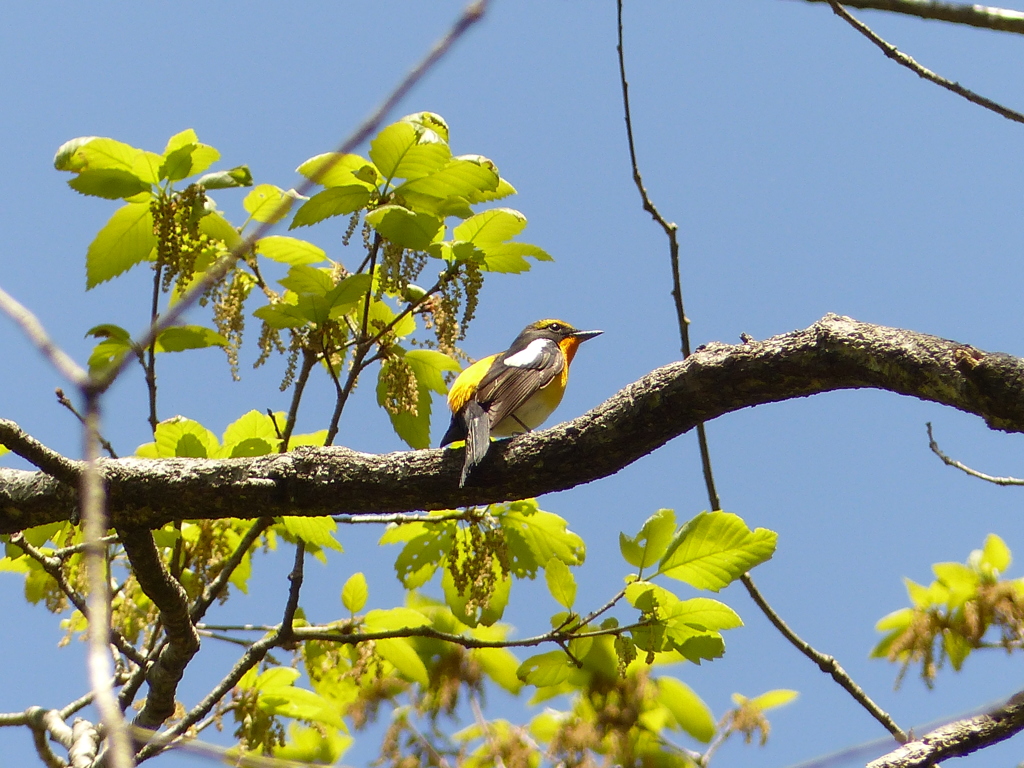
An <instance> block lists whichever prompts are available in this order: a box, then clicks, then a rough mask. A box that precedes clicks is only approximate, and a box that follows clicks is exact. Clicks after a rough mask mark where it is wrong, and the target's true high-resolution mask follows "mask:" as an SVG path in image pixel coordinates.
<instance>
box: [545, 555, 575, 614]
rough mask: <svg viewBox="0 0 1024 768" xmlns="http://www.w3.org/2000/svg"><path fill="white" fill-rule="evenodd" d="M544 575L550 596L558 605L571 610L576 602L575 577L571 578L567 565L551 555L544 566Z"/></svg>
mask: <svg viewBox="0 0 1024 768" xmlns="http://www.w3.org/2000/svg"><path fill="white" fill-rule="evenodd" d="M544 577H545V579H546V580H547V583H548V592H550V593H551V596H552V597H553V598H555V600H556V601H557V602H558V604H559V605H561V606H562V607H564V608H566V609H567V610H570V611H571V610H572V606H573V604H574V603H575V602H576V579H574V578H573V575H572V572H571V571H570V570H569V566H567V565H566V564H565V563H563V562H562V561H561V560H559V559H558V558H557V557H553V558H551V559H550V560H548V562H547V565H546V566H545V567H544Z"/></svg>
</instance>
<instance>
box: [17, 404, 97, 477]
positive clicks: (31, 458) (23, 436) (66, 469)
mask: <svg viewBox="0 0 1024 768" xmlns="http://www.w3.org/2000/svg"><path fill="white" fill-rule="evenodd" d="M0 444H2V445H6V446H7V447H8V448H10V449H11V450H12V451H14V452H15V453H16V454H18V455H19V456H21V458H23V459H25V461H28V462H30V463H31V464H33V465H34V466H37V467H39V469H41V470H43V472H45V473H46V474H48V475H50V476H51V477H53V478H55V479H57V480H60V481H61V482H63V483H67V484H68V485H77V484H78V482H79V480H80V479H81V477H82V464H81V462H77V461H72V460H71V459H68V458H66V457H64V456H62V455H61V454H59V453H57V452H56V451H54V450H51V449H50V448H47V447H46V446H45V445H43V444H42V443H41V442H39V441H38V440H36V439H35V438H34V437H32V436H31V435H29V434H28V433H26V432H25V431H24V430H23V429H21V427H19V426H18V425H17V424H15V423H14V422H13V421H10V420H8V419H0Z"/></svg>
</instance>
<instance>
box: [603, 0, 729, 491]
mask: <svg viewBox="0 0 1024 768" xmlns="http://www.w3.org/2000/svg"><path fill="white" fill-rule="evenodd" d="M616 9H617V11H618V46H617V47H616V50H617V51H618V54H619V82H620V84H621V85H622V111H623V113H624V116H625V120H626V140H627V142H628V144H629V161H630V164H631V165H632V166H633V183H634V184H635V185H636V189H637V192H639V193H640V201H641V203H642V204H643V209H644V210H645V211H647V212H648V213H649V214H651V218H653V219H654V221H655V222H657V224H658V226H660V227H661V228H662V229H663V230H664V231H665V236H666V237H667V238H668V252H669V264H670V265H671V267H672V300H673V302H674V303H675V307H676V322H677V323H678V325H679V339H680V342H681V344H682V353H683V359H684V360H685V359H686V358H687V357H689V356H690V354H691V349H690V319H689V318H688V317H687V316H686V311H685V310H684V308H683V287H682V279H681V277H680V273H679V238H678V237H677V233H678V231H679V226H678V225H677V224H676V223H675V222H670V221H668V220H667V219H666V218H665V217H664V216H662V215H661V212H660V211H659V210H658V208H657V206H655V205H654V203H653V202H652V201H651V198H650V196H649V195H648V194H647V188H646V187H645V186H644V180H643V177H642V176H641V175H640V166H639V164H638V163H637V159H636V146H635V144H634V141H633V117H632V114H631V112H630V108H629V82H628V81H627V80H626V57H625V53H624V51H623V45H622V0H617V2H616ZM696 427H697V445H698V447H699V449H700V464H701V470H702V471H703V473H704V486H705V489H706V490H707V494H708V504H710V505H711V508H712V509H721V508H722V503H721V500H720V499H719V498H718V490H717V489H716V488H715V475H714V472H713V471H712V468H711V451H710V449H709V448H708V436H707V432H706V430H705V429H704V423H703V422H700V423H698V424H697V425H696Z"/></svg>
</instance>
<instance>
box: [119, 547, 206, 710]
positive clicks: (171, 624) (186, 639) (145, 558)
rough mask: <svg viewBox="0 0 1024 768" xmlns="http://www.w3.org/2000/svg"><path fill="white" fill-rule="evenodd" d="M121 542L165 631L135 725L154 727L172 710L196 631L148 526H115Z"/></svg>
mask: <svg viewBox="0 0 1024 768" xmlns="http://www.w3.org/2000/svg"><path fill="white" fill-rule="evenodd" d="M118 535H119V536H120V538H121V544H122V545H123V546H124V551H125V553H126V554H127V555H128V560H129V562H130V563H131V565H132V572H133V573H134V574H135V578H136V580H137V581H138V582H139V586H140V587H141V588H142V591H143V592H144V593H145V594H146V596H147V597H149V599H150V600H152V601H153V604H154V605H155V606H156V607H157V608H159V609H160V623H161V625H162V626H163V629H164V632H165V633H166V635H167V640H168V642H167V644H166V645H164V646H163V648H161V650H160V653H159V654H158V655H157V657H156V661H155V662H154V663H153V665H152V667H150V669H149V671H148V673H147V674H146V680H147V682H148V683H149V695H148V696H146V704H145V706H144V707H143V709H142V711H141V712H140V713H139V714H138V716H137V717H136V718H135V723H134V724H135V725H137V726H139V727H142V728H156V727H157V726H159V725H160V724H162V723H163V722H164V721H165V720H167V718H169V717H170V716H171V715H173V714H174V698H175V694H176V693H177V689H178V683H179V682H180V681H181V677H182V675H183V674H184V672H185V667H186V666H188V663H189V662H190V661H191V660H192V657H193V656H195V654H196V652H197V651H198V650H199V635H197V634H196V629H195V627H194V626H192V622H191V619H190V618H189V609H188V595H187V594H186V593H185V589H184V587H182V586H181V584H179V583H178V582H177V580H176V579H174V577H173V576H171V574H170V573H169V572H168V570H167V568H166V566H165V565H164V562H163V560H161V559H160V553H159V552H157V549H156V544H155V542H154V541H153V534H152V533H150V531H149V530H148V529H139V528H134V529H131V530H119V531H118Z"/></svg>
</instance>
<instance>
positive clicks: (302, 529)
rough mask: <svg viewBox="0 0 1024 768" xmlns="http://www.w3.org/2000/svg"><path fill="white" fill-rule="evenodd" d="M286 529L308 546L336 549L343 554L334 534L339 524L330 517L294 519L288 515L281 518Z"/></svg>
mask: <svg viewBox="0 0 1024 768" xmlns="http://www.w3.org/2000/svg"><path fill="white" fill-rule="evenodd" d="M281 522H282V523H283V524H284V527H285V529H286V530H287V531H288V533H290V534H291V535H292V536H295V537H297V538H300V539H302V540H303V541H305V542H306V543H307V544H312V545H313V546H316V547H320V548H322V549H334V550H337V551H338V552H343V551H344V549H343V548H342V546H341V544H339V543H338V540H337V539H335V538H334V532H335V531H336V530H337V529H338V524H337V523H336V522H334V520H332V519H331V518H330V517H328V516H326V515H325V516H322V517H292V516H289V515H286V516H284V517H282V518H281Z"/></svg>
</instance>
